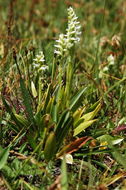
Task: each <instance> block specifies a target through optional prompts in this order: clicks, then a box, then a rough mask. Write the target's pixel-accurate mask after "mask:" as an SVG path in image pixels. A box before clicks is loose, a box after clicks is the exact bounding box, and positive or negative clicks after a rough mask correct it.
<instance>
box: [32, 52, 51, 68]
mask: <svg viewBox="0 0 126 190" xmlns="http://www.w3.org/2000/svg"><path fill="white" fill-rule="evenodd" d="M33 60H34V63H33V67H34V69H36V70H37V71H45V70H46V69H48V66H46V65H44V64H43V63H44V61H45V59H44V54H43V51H40V53H39V54H38V55H36V57H35V59H33Z"/></svg>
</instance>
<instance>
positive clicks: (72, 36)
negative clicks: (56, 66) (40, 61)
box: [54, 7, 81, 56]
mask: <svg viewBox="0 0 126 190" xmlns="http://www.w3.org/2000/svg"><path fill="white" fill-rule="evenodd" d="M77 19H78V17H77V16H76V14H75V12H74V10H73V8H72V7H70V8H68V28H67V29H66V34H65V35H64V34H60V35H59V40H56V42H57V44H56V45H55V47H56V49H55V50H54V53H55V54H57V55H58V56H63V55H64V53H65V52H67V51H68V50H69V49H70V48H71V47H73V46H74V44H76V43H77V42H79V41H80V34H81V32H80V28H81V26H80V23H79V22H78V21H77Z"/></svg>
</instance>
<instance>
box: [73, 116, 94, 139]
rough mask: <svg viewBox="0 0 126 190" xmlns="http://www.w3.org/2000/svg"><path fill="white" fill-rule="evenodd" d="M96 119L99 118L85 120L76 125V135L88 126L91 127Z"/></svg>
mask: <svg viewBox="0 0 126 190" xmlns="http://www.w3.org/2000/svg"><path fill="white" fill-rule="evenodd" d="M95 121H97V119H94V120H90V121H84V122H83V123H81V124H80V125H79V126H78V127H76V128H75V129H74V136H76V135H78V134H79V133H81V132H82V131H83V130H85V129H86V128H87V127H89V126H90V125H92V124H93V123H94V122H95Z"/></svg>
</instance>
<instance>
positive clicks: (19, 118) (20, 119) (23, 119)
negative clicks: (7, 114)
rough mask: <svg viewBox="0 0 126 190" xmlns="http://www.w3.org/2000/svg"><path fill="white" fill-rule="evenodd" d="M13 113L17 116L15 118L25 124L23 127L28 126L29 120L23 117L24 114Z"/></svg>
mask: <svg viewBox="0 0 126 190" xmlns="http://www.w3.org/2000/svg"><path fill="white" fill-rule="evenodd" d="M14 115H15V117H16V118H17V120H18V121H19V122H20V123H21V124H22V126H25V127H28V126H29V122H28V120H27V119H25V118H24V116H22V115H19V114H16V113H15V114H14Z"/></svg>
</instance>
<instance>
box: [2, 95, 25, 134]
mask: <svg viewBox="0 0 126 190" xmlns="http://www.w3.org/2000/svg"><path fill="white" fill-rule="evenodd" d="M2 101H3V104H4V105H5V107H6V110H7V111H8V113H9V114H10V116H11V118H12V120H13V121H14V122H15V123H16V125H13V130H15V132H19V130H20V129H21V128H22V124H21V123H20V122H19V121H18V119H17V118H16V117H15V115H14V113H13V111H12V108H11V107H10V106H9V105H8V103H7V101H6V100H5V98H4V97H3V96H2Z"/></svg>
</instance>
